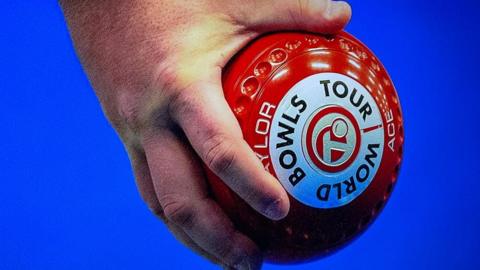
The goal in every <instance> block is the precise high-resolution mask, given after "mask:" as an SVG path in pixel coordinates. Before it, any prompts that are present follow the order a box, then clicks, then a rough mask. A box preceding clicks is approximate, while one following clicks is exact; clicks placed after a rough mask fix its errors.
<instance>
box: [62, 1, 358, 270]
mask: <svg viewBox="0 0 480 270" xmlns="http://www.w3.org/2000/svg"><path fill="white" fill-rule="evenodd" d="M60 4H61V6H62V8H63V11H64V14H65V18H66V21H67V23H68V26H69V29H70V32H71V36H72V38H73V41H74V44H75V48H76V50H77V53H78V56H79V58H80V60H81V62H82V65H83V66H84V69H85V71H86V73H87V75H88V77H89V80H90V81H91V84H92V86H93V88H94V89H95V91H96V94H97V96H98V98H99V100H100V102H101V104H102V108H103V110H104V112H105V115H106V116H107V118H108V119H109V121H110V122H111V123H112V125H113V127H114V128H115V130H116V131H117V132H118V134H119V136H120V138H121V139H122V141H123V143H124V145H125V147H126V150H127V152H128V154H129V157H130V160H131V163H132V168H133V171H134V174H135V178H136V181H137V185H138V188H139V191H140V193H141V195H142V197H143V199H144V200H145V202H146V204H147V205H148V207H149V208H150V209H151V211H152V212H153V213H154V214H155V215H157V216H158V217H160V218H161V219H162V220H163V221H164V222H165V223H166V224H167V226H168V227H169V229H170V230H171V231H172V233H173V234H174V235H175V236H176V237H177V239H178V240H180V241H181V242H183V243H184V244H185V245H186V246H188V247H189V248H191V249H192V250H194V251H196V252H197V253H199V254H201V255H202V256H204V257H205V258H207V259H209V260H211V261H212V262H214V263H217V264H219V265H221V266H223V267H224V268H227V269H259V268H260V267H261V264H262V254H261V251H259V249H258V248H257V246H256V244H255V243H254V242H253V241H252V240H250V239H249V238H248V237H247V236H245V235H243V234H241V233H240V232H238V231H237V230H236V229H235V227H234V225H233V224H232V223H231V221H230V220H229V219H228V218H227V216H226V215H225V213H224V212H223V211H222V210H221V209H220V207H219V206H218V205H217V203H216V202H215V201H214V200H213V199H212V198H211V197H210V196H209V194H208V192H207V188H206V181H205V175H204V172H203V168H202V162H203V163H204V164H206V165H207V166H208V167H209V168H210V169H211V170H212V171H213V172H215V173H216V174H217V175H218V176H220V177H221V178H222V180H223V181H224V182H225V183H226V184H227V185H228V186H229V187H230V188H231V189H232V190H233V191H235V192H236V193H237V194H239V196H240V197H242V198H243V199H244V200H245V201H246V202H247V203H248V204H249V205H251V206H252V207H253V208H254V209H255V210H257V211H258V212H260V213H262V214H263V215H265V216H266V217H268V218H271V219H274V220H278V219H281V218H283V217H285V216H286V215H287V213H288V210H289V200H288V197H287V194H286V192H285V190H284V189H283V188H282V186H281V185H280V184H279V182H278V181H276V179H274V177H273V176H271V175H270V174H269V173H267V172H266V171H265V170H264V169H263V167H262V165H261V163H260V161H259V160H258V159H257V158H256V156H255V154H254V153H253V151H252V150H251V149H250V148H249V146H248V145H247V143H246V142H245V141H244V140H243V138H242V132H241V130H240V127H239V125H238V123H237V121H236V119H235V118H234V115H233V113H232V112H231V110H230V109H229V107H228V105H227V103H226V101H225V99H224V96H223V90H222V84H221V72H222V68H223V67H224V66H225V65H226V64H227V62H228V61H229V59H230V58H231V57H232V56H233V55H235V53H236V52H238V51H239V50H240V49H241V48H242V47H243V46H245V45H246V44H247V43H248V42H249V41H251V40H252V39H254V38H256V37H258V36H259V35H261V34H264V33H267V32H272V31H280V30H305V31H311V32H319V33H335V32H338V31H340V30H341V29H342V28H343V27H344V26H345V25H346V24H347V22H348V21H349V19H350V15H351V10H350V7H349V5H348V4H346V3H344V2H332V1H327V0H311V1H307V0H305V1H302V0H298V1H291V0H290V1H289V0H276V1H273V0H271V1H269V0H248V1H246V0H243V1H240V0H233V1H213V0H196V1H187V0H176V1H162V0H61V1H60Z"/></svg>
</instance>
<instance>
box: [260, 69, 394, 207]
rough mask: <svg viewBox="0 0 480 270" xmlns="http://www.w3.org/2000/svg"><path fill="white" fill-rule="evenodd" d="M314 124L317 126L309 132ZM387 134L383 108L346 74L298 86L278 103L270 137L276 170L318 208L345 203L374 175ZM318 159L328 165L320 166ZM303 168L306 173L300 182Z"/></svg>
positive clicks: (315, 78) (301, 197)
mask: <svg viewBox="0 0 480 270" xmlns="http://www.w3.org/2000/svg"><path fill="white" fill-rule="evenodd" d="M337 82H338V83H337ZM334 86H336V87H337V88H336V90H337V91H334V90H335V87H334ZM345 86H346V88H345ZM345 89H348V90H347V92H348V93H347V94H346V90H345ZM302 102H304V103H302ZM305 104H306V106H304V105H305ZM352 116H353V119H351V118H352ZM316 118H318V119H316ZM312 119H313V120H316V121H315V123H313V122H312V121H313V120H312ZM309 125H313V126H312V127H311V128H310V129H309V130H310V131H308V130H307V129H308V127H309ZM376 126H378V128H376V129H368V128H370V127H376ZM364 130H367V131H365V132H364ZM356 132H357V133H356ZM384 132H385V131H384V125H383V121H382V117H381V114H380V110H379V108H378V106H377V104H376V102H375V100H374V99H373V97H372V95H371V94H370V93H369V92H368V91H367V89H365V87H363V86H362V85H361V84H360V83H358V82H357V81H355V80H354V79H352V78H350V77H348V76H345V75H342V74H338V73H318V74H314V75H311V76H309V77H306V78H304V79H302V80H301V81H299V82H298V83H297V84H295V85H294V86H293V87H292V88H291V89H290V90H289V91H288V92H287V94H286V95H285V96H284V97H283V99H282V100H281V101H280V103H279V104H278V106H277V110H276V112H275V115H274V117H273V120H272V128H271V130H270V135H269V142H270V143H269V152H270V155H271V160H272V165H273V169H274V171H275V173H276V175H277V177H278V179H279V181H280V182H281V183H282V185H283V186H284V188H285V189H286V190H287V191H288V192H289V193H290V194H291V195H292V196H293V197H294V198H295V199H297V200H298V201H300V202H301V203H303V204H305V205H308V206H311V207H315V208H335V207H340V206H344V205H346V204H348V203H350V202H352V201H353V200H354V199H355V198H357V197H358V196H360V194H362V193H363V192H364V191H365V190H366V189H367V187H368V186H369V185H370V183H371V181H372V180H373V178H374V177H375V175H376V173H377V170H378V168H379V166H380V163H381V160H382V155H383V149H384V136H385V134H384ZM307 133H308V134H307ZM306 134H307V135H308V136H307V135H306ZM358 134H360V135H359V136H360V138H356V136H357V135H358ZM309 136H310V137H309ZM306 138H310V139H309V141H307V139H306ZM307 144H310V146H307ZM356 144H359V145H358V149H357V150H355V147H356ZM307 148H308V149H309V150H308V149H307ZM312 149H313V150H312ZM308 151H311V153H314V155H315V157H312V156H311V155H309V152H308ZM292 152H293V153H295V157H294V159H295V160H293V161H295V163H294V162H293V161H292V160H291V159H292V155H291V153H292ZM287 154H288V155H287ZM352 155H354V157H351V156H352ZM282 158H283V160H282ZM313 160H319V161H321V163H324V165H320V166H317V165H316V164H318V163H315V162H314V161H313ZM293 163H294V164H293ZM336 166H338V167H336ZM341 166H343V167H345V168H343V167H341ZM300 170H301V172H303V174H304V176H303V177H302V178H301V179H300V180H299V179H298V178H300V177H299V176H301V175H302V173H301V172H300Z"/></svg>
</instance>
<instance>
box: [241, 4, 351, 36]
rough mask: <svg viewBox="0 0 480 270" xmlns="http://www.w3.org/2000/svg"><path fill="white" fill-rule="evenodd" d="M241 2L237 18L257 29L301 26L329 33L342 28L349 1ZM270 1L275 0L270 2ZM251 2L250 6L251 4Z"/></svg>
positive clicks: (296, 28) (265, 29)
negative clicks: (240, 10) (241, 5)
mask: <svg viewBox="0 0 480 270" xmlns="http://www.w3.org/2000/svg"><path fill="white" fill-rule="evenodd" d="M251 2H252V4H250V6H249V5H243V7H242V11H243V10H244V12H238V13H237V14H238V15H237V16H236V17H237V19H238V20H239V22H240V23H242V24H243V25H245V26H246V27H247V28H249V29H251V30H254V31H257V32H272V31H278V30H304V31H309V32H317V33H323V34H333V33H336V32H339V31H340V30H342V29H343V28H344V27H345V26H346V25H347V23H348V22H349V20H350V18H351V14H352V11H351V8H350V5H349V4H348V3H346V2H344V1H331V0H310V1H308V0H298V1H292V0H277V1H264V0H261V1H251ZM272 2H273V3H275V4H274V5H272ZM251 5H254V6H251Z"/></svg>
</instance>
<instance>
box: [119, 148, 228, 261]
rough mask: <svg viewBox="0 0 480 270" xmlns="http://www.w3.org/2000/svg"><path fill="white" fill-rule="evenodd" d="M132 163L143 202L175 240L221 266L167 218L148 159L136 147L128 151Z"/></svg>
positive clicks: (215, 258) (216, 259)
mask: <svg viewBox="0 0 480 270" xmlns="http://www.w3.org/2000/svg"><path fill="white" fill-rule="evenodd" d="M128 153H129V157H130V161H131V163H132V169H133V172H134V174H135V180H136V183H137V187H138V190H139V192H140V195H141V196H142V198H143V200H144V201H145V203H146V204H147V206H148V208H149V209H150V211H152V213H153V214H155V216H157V217H158V218H160V219H162V221H163V222H164V223H165V225H167V227H168V228H169V230H170V231H171V232H172V233H173V235H174V236H175V238H176V239H177V240H179V241H180V242H181V243H183V244H184V245H185V246H186V247H188V248H190V249H191V250H193V251H194V252H196V253H197V254H199V255H200V256H203V257H205V258H207V259H208V260H210V261H211V262H213V263H215V264H221V261H220V260H219V259H218V258H217V257H215V256H213V255H212V254H210V253H208V252H206V251H205V250H204V249H202V248H201V247H200V246H198V245H197V244H196V243H195V242H194V241H193V240H192V239H191V238H190V236H188V235H187V234H186V233H185V232H184V231H183V229H182V228H180V227H179V226H177V225H175V224H173V223H172V222H171V221H170V220H168V219H166V218H165V214H164V212H163V209H162V206H161V205H160V202H159V201H158V198H157V194H156V193H155V189H154V186H153V182H152V178H151V176H150V170H149V168H148V164H147V159H146V157H145V153H144V152H143V151H142V150H141V149H137V148H135V147H129V149H128Z"/></svg>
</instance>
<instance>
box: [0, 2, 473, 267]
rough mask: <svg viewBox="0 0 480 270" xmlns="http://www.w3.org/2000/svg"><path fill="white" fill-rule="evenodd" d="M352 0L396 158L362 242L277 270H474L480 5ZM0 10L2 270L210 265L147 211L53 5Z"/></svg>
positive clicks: (354, 26)
mask: <svg viewBox="0 0 480 270" xmlns="http://www.w3.org/2000/svg"><path fill="white" fill-rule="evenodd" d="M350 2H351V4H352V6H353V11H354V15H353V19H352V21H351V24H350V25H349V27H348V31H349V32H351V33H353V34H354V35H356V36H357V37H359V38H360V39H361V40H362V41H364V42H365V43H366V44H367V45H368V46H369V47H370V48H371V49H372V50H373V51H374V52H375V53H376V54H377V55H378V57H379V58H380V59H381V60H382V61H383V63H384V64H385V66H386V67H387V69H388V70H389V72H390V75H391V76H392V78H393V80H394V82H395V84H396V86H397V89H398V91H399V94H400V98H401V101H402V105H403V111H404V118H405V131H406V145H405V161H404V164H403V169H402V172H401V176H400V180H399V183H398V185H397V187H396V189H395V191H394V193H393V197H392V199H391V200H390V202H389V203H388V204H387V207H386V208H385V210H384V211H383V213H382V215H381V216H380V217H379V218H378V219H377V221H376V222H375V223H374V224H373V226H371V227H370V229H369V230H368V231H367V232H366V233H365V234H364V235H363V236H362V237H360V238H359V239H358V240H356V241H355V242H354V243H352V244H351V245H349V246H348V247H347V248H345V249H343V250H342V251H340V252H338V253H336V254H334V255H333V256H330V257H328V258H326V259H323V260H320V261H317V262H313V263H309V264H304V265H299V266H295V267H292V266H289V267H290V268H288V269H369V270H374V269H480V260H479V258H478V257H476V256H479V255H478V252H479V251H480V242H479V240H480V222H479V213H478V209H479V206H480V204H479V203H480V198H479V192H480V181H479V180H480V179H479V174H480V164H479V160H480V158H479V157H478V153H479V151H480V143H479V138H478V135H477V134H478V132H479V130H480V129H479V125H480V121H479V120H478V115H479V113H480V104H479V98H480V89H479V87H478V84H479V81H478V79H479V77H480V76H479V75H478V72H479V69H478V64H479V63H480V61H479V60H480V54H479V49H478V48H479V36H480V32H479V30H478V25H479V24H478V10H479V8H480V4H478V3H477V1H466V0H463V1H432V0H430V1H417V0H403V1H373V0H355V1H350ZM0 14H1V16H0V27H1V28H0V29H1V30H0V40H1V42H0V69H1V70H0V149H1V155H0V168H1V169H0V176H1V177H0V179H1V180H0V181H1V182H0V183H1V184H0V269H166V267H167V265H171V266H172V268H171V269H215V267H214V266H212V265H210V264H209V263H207V262H205V261H204V260H203V259H201V258H200V257H198V256H197V255H194V254H193V253H191V252H190V251H189V250H187V249H186V248H184V247H183V246H182V245H181V244H179V243H177V242H176V241H175V240H174V238H173V237H172V236H171V235H170V234H169V233H168V231H167V230H166V228H165V226H163V224H161V222H159V221H158V220H156V219H155V218H154V217H153V215H151V214H150V213H149V211H148V209H147V208H146V207H145V206H144V204H143V202H142V200H141V199H140V197H139V195H138V193H137V190H136V187H135V184H134V180H133V176H132V173H131V170H130V167H129V161H128V158H127V155H126V153H125V151H124V150H123V146H122V144H121V142H120V141H119V139H118V138H117V136H116V134H115V133H114V131H113V130H112V128H111V127H110V126H109V124H108V123H107V121H106V120H105V119H104V117H103V114H102V112H101V110H100V107H99V105H98V103H97V100H96V97H95V95H94V93H93V91H92V89H91V88H90V86H89V84H88V82H87V79H86V77H85V75H84V73H83V72H82V69H81V66H80V64H79V62H78V60H77V58H76V56H75V54H74V51H73V49H72V45H71V41H70V39H69V36H68V33H67V30H66V26H65V24H64V22H63V17H62V14H61V11H60V9H59V7H58V6H57V4H56V2H54V1H45V0H42V1H40V0H39V1H35V0H27V1H2V2H1V4H0ZM265 269H286V267H285V266H283V267H282V266H274V265H267V266H266V267H265Z"/></svg>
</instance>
